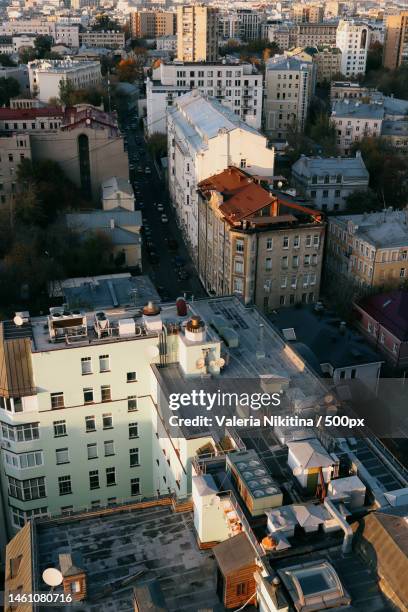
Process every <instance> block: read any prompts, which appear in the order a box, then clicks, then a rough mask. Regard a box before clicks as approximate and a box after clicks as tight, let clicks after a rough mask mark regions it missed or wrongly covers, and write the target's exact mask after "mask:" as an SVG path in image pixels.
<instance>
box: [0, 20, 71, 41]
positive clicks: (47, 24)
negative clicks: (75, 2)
mask: <svg viewBox="0 0 408 612" xmlns="http://www.w3.org/2000/svg"><path fill="white" fill-rule="evenodd" d="M0 32H1V33H2V34H6V35H9V36H10V35H15V34H35V35H36V36H51V38H52V39H53V41H54V42H55V43H57V42H58V43H60V44H62V45H66V46H67V47H79V26H78V25H69V24H65V23H58V22H57V21H46V20H43V19H13V20H12V21H3V23H2V25H1V26H0Z"/></svg>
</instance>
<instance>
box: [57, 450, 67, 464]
mask: <svg viewBox="0 0 408 612" xmlns="http://www.w3.org/2000/svg"><path fill="white" fill-rule="evenodd" d="M55 454H56V456H57V465H60V464H61V463H69V452H68V449H67V448H57V449H56V451H55Z"/></svg>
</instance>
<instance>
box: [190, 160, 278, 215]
mask: <svg viewBox="0 0 408 612" xmlns="http://www.w3.org/2000/svg"><path fill="white" fill-rule="evenodd" d="M199 188H200V189H201V190H202V191H203V192H208V191H218V192H220V193H221V194H222V196H223V199H224V202H223V204H222V205H221V206H220V211H221V212H222V213H223V214H224V215H225V217H227V218H228V219H229V220H230V221H232V222H238V221H241V220H242V219H245V218H246V217H248V216H249V215H252V214H254V213H256V212H257V211H258V210H260V209H261V208H264V207H265V206H268V205H269V204H271V203H272V201H273V197H272V196H271V194H270V193H269V192H268V191H266V189H263V187H261V186H260V185H258V184H257V183H255V182H254V181H253V179H252V178H251V177H250V176H249V175H247V174H246V173H245V172H242V171H241V170H239V169H238V168H234V167H230V168H228V169H227V170H224V171H223V172H221V173H220V174H216V175H214V176H211V177H210V178H208V179H206V180H204V181H201V183H200V184H199Z"/></svg>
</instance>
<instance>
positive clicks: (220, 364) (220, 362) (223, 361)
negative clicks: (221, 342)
mask: <svg viewBox="0 0 408 612" xmlns="http://www.w3.org/2000/svg"><path fill="white" fill-rule="evenodd" d="M217 366H218V367H219V368H223V367H224V366H225V359H224V357H220V358H219V359H217Z"/></svg>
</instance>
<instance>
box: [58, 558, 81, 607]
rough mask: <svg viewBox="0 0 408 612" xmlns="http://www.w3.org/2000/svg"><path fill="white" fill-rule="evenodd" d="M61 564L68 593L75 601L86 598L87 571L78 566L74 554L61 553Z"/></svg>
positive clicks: (63, 582) (64, 584)
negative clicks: (74, 560)
mask: <svg viewBox="0 0 408 612" xmlns="http://www.w3.org/2000/svg"><path fill="white" fill-rule="evenodd" d="M59 564H60V568H61V574H62V577H63V581H62V585H63V587H64V593H65V594H66V595H68V594H69V595H72V599H73V600H74V601H82V600H83V599H85V598H86V573H85V571H84V570H83V569H81V568H80V567H77V566H76V565H75V564H74V562H73V560H72V555H71V554H69V553H66V554H65V553H64V554H61V555H59Z"/></svg>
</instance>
